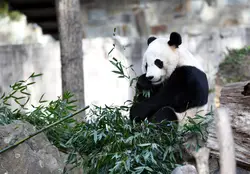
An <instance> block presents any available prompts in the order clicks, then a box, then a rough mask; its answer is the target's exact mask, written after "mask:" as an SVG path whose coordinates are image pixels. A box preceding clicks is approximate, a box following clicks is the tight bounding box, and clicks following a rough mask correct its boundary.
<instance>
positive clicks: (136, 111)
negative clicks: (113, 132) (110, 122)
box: [129, 103, 150, 122]
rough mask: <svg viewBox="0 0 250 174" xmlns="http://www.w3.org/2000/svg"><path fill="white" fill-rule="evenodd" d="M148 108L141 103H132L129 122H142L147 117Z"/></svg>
mask: <svg viewBox="0 0 250 174" xmlns="http://www.w3.org/2000/svg"><path fill="white" fill-rule="evenodd" d="M149 111H150V110H149V108H148V107H146V106H145V105H143V104H141V103H134V104H133V106H132V107H131V108H130V115H129V117H130V120H135V122H140V121H143V120H145V119H146V118H147V116H148V115H149Z"/></svg>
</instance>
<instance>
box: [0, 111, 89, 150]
mask: <svg viewBox="0 0 250 174" xmlns="http://www.w3.org/2000/svg"><path fill="white" fill-rule="evenodd" d="M88 108H89V106H86V107H85V108H82V109H80V110H78V111H76V112H74V113H72V114H69V115H68V116H66V117H64V118H62V119H61V120H58V121H56V122H55V123H52V124H50V125H48V126H46V127H44V128H42V129H40V130H38V131H36V132H34V133H32V134H31V135H29V136H27V137H25V138H24V139H22V140H20V141H17V142H16V143H14V144H13V145H10V146H7V147H5V148H3V149H1V150H0V154H2V153H4V152H6V151H7V150H9V149H11V148H14V147H16V146H18V145H19V144H22V143H23V142H25V141H26V140H28V139H30V138H32V137H34V136H36V135H37V134H39V133H41V132H43V131H45V130H47V129H49V128H51V127H53V126H55V125H57V124H59V123H61V122H63V121H65V120H67V119H69V118H71V117H73V116H75V115H77V114H79V113H81V112H83V111H85V110H86V109H88Z"/></svg>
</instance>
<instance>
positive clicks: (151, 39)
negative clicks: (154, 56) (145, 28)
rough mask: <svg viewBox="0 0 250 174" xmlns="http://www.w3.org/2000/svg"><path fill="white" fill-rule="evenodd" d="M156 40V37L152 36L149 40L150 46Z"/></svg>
mask: <svg viewBox="0 0 250 174" xmlns="http://www.w3.org/2000/svg"><path fill="white" fill-rule="evenodd" d="M155 39H156V37H154V36H152V37H149V38H148V45H149V44H150V43H151V42H153V41H154V40H155Z"/></svg>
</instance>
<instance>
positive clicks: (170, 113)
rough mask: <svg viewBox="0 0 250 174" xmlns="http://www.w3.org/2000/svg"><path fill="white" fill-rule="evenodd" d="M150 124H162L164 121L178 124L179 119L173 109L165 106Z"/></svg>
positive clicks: (150, 119) (151, 118) (151, 119)
mask: <svg viewBox="0 0 250 174" xmlns="http://www.w3.org/2000/svg"><path fill="white" fill-rule="evenodd" d="M148 120H149V121H150V122H155V123H161V122H162V121H175V122H177V123H178V117H177V115H176V113H175V111H174V109H173V108H171V107H168V106H165V107H162V108H161V109H159V110H158V111H157V112H156V113H155V114H154V115H153V116H152V117H150V118H149V119H148Z"/></svg>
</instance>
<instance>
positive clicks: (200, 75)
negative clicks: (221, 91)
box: [164, 66, 209, 112]
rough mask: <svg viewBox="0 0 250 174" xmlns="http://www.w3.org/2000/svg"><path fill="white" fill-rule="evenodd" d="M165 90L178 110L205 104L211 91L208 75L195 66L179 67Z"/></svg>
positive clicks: (170, 102) (172, 104) (168, 80)
mask: <svg viewBox="0 0 250 174" xmlns="http://www.w3.org/2000/svg"><path fill="white" fill-rule="evenodd" d="M164 92H165V96H166V97H167V98H168V105H170V106H172V107H173V108H174V109H175V111H176V112H184V111H186V110H188V109H190V108H194V107H200V106H204V105H205V104H207V101H208V92H209V87H208V80H207V76H206V74H205V73H204V72H203V71H201V70H200V69H198V68H196V67H194V66H181V67H178V68H176V69H175V70H174V72H173V73H172V74H171V76H170V77H169V79H167V81H166V85H165V87H164Z"/></svg>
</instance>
